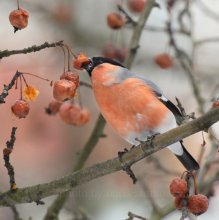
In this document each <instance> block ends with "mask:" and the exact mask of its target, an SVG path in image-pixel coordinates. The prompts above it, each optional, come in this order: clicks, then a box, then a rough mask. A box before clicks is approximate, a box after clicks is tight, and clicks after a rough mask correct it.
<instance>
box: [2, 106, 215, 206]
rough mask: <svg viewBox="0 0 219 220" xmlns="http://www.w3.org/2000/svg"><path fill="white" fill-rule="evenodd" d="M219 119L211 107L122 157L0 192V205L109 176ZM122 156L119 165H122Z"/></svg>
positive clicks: (14, 202)
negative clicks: (35, 183)
mask: <svg viewBox="0 0 219 220" xmlns="http://www.w3.org/2000/svg"><path fill="white" fill-rule="evenodd" d="M217 121H219V107H216V108H214V109H211V110H210V111H209V112H207V113H206V114H204V115H203V116H201V117H199V118H197V119H194V120H193V121H191V122H188V123H185V124H183V125H181V126H179V127H177V128H174V129H172V130H170V131H168V132H165V133H163V134H161V135H158V136H156V137H155V138H154V139H153V140H152V141H147V142H145V143H142V144H140V145H138V146H137V147H135V148H133V149H131V150H130V151H129V152H127V153H124V155H123V156H122V158H118V157H116V158H113V159H111V160H107V161H105V162H102V163H97V164H95V165H93V166H91V167H88V168H85V169H82V170H79V171H76V172H73V173H71V174H70V175H67V176H65V177H62V178H60V179H57V180H54V181H52V182H49V183H44V184H38V185H35V186H30V187H26V188H21V189H17V190H16V192H11V191H8V192H5V193H2V194H1V195H0V205H1V206H11V205H15V204H20V203H27V202H33V201H39V200H41V199H43V198H45V197H48V196H51V195H55V194H58V193H63V192H66V191H69V190H71V189H72V188H74V187H76V186H79V185H81V184H83V183H86V182H89V181H91V180H93V179H96V178H98V177H101V176H104V175H108V174H110V173H114V172H117V171H119V170H122V169H123V166H124V165H126V166H132V165H133V164H134V163H136V162H137V161H139V160H141V159H143V158H145V157H147V156H148V155H151V154H153V153H155V152H157V151H159V150H161V149H163V148H164V147H166V146H168V145H170V144H173V143H175V142H177V141H179V140H182V139H183V138H186V137H188V136H190V135H192V134H194V133H196V132H199V131H201V130H206V129H207V128H209V127H210V126H211V125H212V124H214V123H215V122H217ZM121 159H122V162H123V163H122V164H121Z"/></svg>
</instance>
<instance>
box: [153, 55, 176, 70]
mask: <svg viewBox="0 0 219 220" xmlns="http://www.w3.org/2000/svg"><path fill="white" fill-rule="evenodd" d="M154 61H155V63H156V64H157V65H158V66H159V67H160V68H162V69H168V68H170V67H172V66H173V59H172V58H171V57H170V56H169V55H168V54H166V53H163V54H159V55H157V56H156V57H155V58H154Z"/></svg>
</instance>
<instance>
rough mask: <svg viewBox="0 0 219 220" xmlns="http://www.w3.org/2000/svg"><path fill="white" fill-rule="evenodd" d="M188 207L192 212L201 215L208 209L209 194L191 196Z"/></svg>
mask: <svg viewBox="0 0 219 220" xmlns="http://www.w3.org/2000/svg"><path fill="white" fill-rule="evenodd" d="M187 208H188V210H189V211H190V212H191V213H193V214H195V215H201V214H202V213H204V212H206V211H207V210H208V198H207V196H205V195H202V194H197V195H192V196H190V197H189V199H188V205H187Z"/></svg>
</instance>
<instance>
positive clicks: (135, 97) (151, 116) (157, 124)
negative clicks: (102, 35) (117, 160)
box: [82, 57, 199, 171]
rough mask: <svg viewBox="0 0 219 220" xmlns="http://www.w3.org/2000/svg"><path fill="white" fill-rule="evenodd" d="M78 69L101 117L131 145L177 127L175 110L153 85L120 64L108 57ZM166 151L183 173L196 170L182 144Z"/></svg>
mask: <svg viewBox="0 0 219 220" xmlns="http://www.w3.org/2000/svg"><path fill="white" fill-rule="evenodd" d="M82 67H83V68H84V69H85V70H86V71H87V72H88V73H89V75H90V76H91V81H92V87H93V91H94V95H95V98H96V101H97V104H98V106H99V108H100V111H101V113H102V115H103V116H104V118H105V119H106V121H107V122H108V123H109V124H110V125H111V126H112V128H113V129H115V131H116V132H117V133H118V134H119V135H120V136H121V137H122V138H124V139H125V140H126V141H127V142H129V143H131V144H132V145H138V144H140V143H141V142H142V141H146V140H147V138H148V137H149V136H153V135H156V134H157V133H164V132H166V131H168V130H170V129H172V128H175V127H177V126H178V125H177V123H179V122H180V120H181V119H182V116H181V113H180V111H179V109H178V108H177V107H176V106H175V105H174V104H173V103H172V102H171V101H169V100H168V98H167V97H165V96H164V95H163V93H162V92H161V90H160V89H159V88H158V86H157V85H155V84H154V83H153V82H152V81H150V80H147V79H146V78H144V77H143V76H140V75H137V74H134V73H132V72H130V71H129V70H128V69H126V68H125V67H124V66H123V65H122V64H120V63H118V62H116V61H114V60H111V59H108V58H103V57H93V58H89V61H86V62H84V63H82ZM168 148H169V149H170V150H171V151H172V152H173V153H174V154H175V155H176V157H177V158H178V159H179V160H180V162H181V163H182V164H183V165H184V167H185V168H186V169H187V170H189V171H191V170H198V169H199V165H198V163H197V162H196V161H195V159H194V158H193V157H192V156H191V155H190V154H189V152H188V151H187V150H186V148H185V147H184V146H183V143H182V141H180V142H177V143H174V144H172V145H170V146H168Z"/></svg>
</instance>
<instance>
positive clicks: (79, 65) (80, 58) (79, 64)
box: [73, 53, 90, 70]
mask: <svg viewBox="0 0 219 220" xmlns="http://www.w3.org/2000/svg"><path fill="white" fill-rule="evenodd" d="M89 63H90V60H89V59H88V57H87V56H86V55H85V54H83V53H79V54H78V55H77V56H76V57H75V58H74V60H73V66H74V68H75V69H77V70H82V69H83V65H84V64H89Z"/></svg>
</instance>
